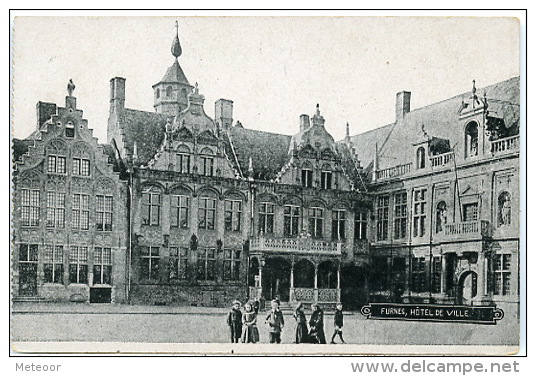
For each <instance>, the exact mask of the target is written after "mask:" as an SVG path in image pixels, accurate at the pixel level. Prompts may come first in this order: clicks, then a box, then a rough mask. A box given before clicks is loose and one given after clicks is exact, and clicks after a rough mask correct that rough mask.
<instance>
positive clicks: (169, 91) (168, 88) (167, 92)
mask: <svg viewBox="0 0 536 376" xmlns="http://www.w3.org/2000/svg"><path fill="white" fill-rule="evenodd" d="M172 93H173V88H172V87H171V86H168V87H167V88H166V97H171V94H172Z"/></svg>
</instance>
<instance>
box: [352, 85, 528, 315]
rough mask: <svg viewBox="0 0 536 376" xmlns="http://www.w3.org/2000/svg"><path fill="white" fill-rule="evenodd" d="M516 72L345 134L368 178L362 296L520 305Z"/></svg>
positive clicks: (399, 108)
mask: <svg viewBox="0 0 536 376" xmlns="http://www.w3.org/2000/svg"><path fill="white" fill-rule="evenodd" d="M519 114H520V110H519V77H517V78H512V79H510V80H507V81H504V82H500V83H497V84H495V85H491V86H489V87H486V88H483V89H482V90H477V89H476V87H475V82H474V81H473V88H472V90H471V92H469V93H465V94H461V95H458V96H456V97H454V98H450V99H447V100H445V101H442V102H439V103H435V104H432V105H429V106H426V107H423V108H419V109H415V110H413V111H410V93H409V92H401V93H399V94H398V95H397V100H396V121H395V123H393V124H389V125H386V126H384V127H381V128H378V129H375V130H372V131H369V132H367V133H365V134H363V135H356V136H353V137H350V142H351V144H352V145H353V147H354V148H355V149H356V150H358V151H360V153H359V156H360V159H361V160H362V162H363V163H364V164H365V166H366V168H367V171H368V175H369V176H370V177H371V182H370V185H369V189H370V191H371V192H373V195H374V216H375V220H374V229H373V231H372V236H371V237H370V242H371V243H370V255H371V261H372V268H371V271H372V272H373V274H372V276H371V281H370V282H371V283H370V285H369V292H370V295H371V299H377V300H388V301H420V302H437V303H445V304H452V303H457V304H471V305H472V304H493V303H494V304H500V305H501V306H508V305H509V304H508V303H513V306H514V307H515V306H516V305H517V303H519V269H518V268H519V225H520V223H519V216H518V213H519V209H520V206H519V202H520V193H519V121H520V118H519V116H520V115H519Z"/></svg>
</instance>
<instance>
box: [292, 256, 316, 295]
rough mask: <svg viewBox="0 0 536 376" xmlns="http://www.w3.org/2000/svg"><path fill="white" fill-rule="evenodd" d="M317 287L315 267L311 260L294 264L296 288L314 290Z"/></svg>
mask: <svg viewBox="0 0 536 376" xmlns="http://www.w3.org/2000/svg"><path fill="white" fill-rule="evenodd" d="M314 286H315V266H314V264H313V263H312V262H311V261H309V260H305V259H303V260H300V261H298V262H297V263H296V264H294V287H297V288H313V287H314Z"/></svg>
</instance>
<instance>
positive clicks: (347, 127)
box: [346, 122, 350, 137]
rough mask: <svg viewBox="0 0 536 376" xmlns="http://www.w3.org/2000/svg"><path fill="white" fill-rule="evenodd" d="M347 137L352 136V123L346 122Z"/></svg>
mask: <svg viewBox="0 0 536 376" xmlns="http://www.w3.org/2000/svg"><path fill="white" fill-rule="evenodd" d="M346 137H350V124H348V122H346Z"/></svg>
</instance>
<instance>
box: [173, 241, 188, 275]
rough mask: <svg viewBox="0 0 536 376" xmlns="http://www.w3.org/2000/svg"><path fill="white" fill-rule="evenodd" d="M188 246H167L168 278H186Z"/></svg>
mask: <svg viewBox="0 0 536 376" xmlns="http://www.w3.org/2000/svg"><path fill="white" fill-rule="evenodd" d="M187 270H188V248H184V247H170V248H169V279H174V280H185V279H188V274H187Z"/></svg>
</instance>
